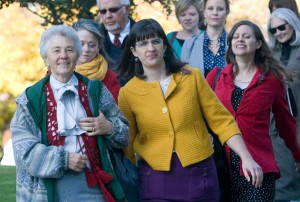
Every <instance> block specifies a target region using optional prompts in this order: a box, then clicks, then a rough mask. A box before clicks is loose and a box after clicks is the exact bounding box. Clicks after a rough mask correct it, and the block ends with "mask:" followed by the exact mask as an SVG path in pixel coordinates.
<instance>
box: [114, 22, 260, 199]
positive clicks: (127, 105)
mask: <svg viewBox="0 0 300 202" xmlns="http://www.w3.org/2000/svg"><path fill="white" fill-rule="evenodd" d="M120 70H121V75H122V76H124V77H127V78H131V80H130V81H129V82H128V83H127V84H126V85H125V86H124V87H123V88H121V90H120V92H119V99H118V102H119V107H120V109H121V110H122V111H123V113H124V115H125V116H126V117H127V118H128V120H129V123H130V144H129V146H128V147H127V148H126V149H125V153H126V155H127V156H128V157H129V158H130V159H131V160H132V161H133V162H135V161H136V159H135V157H136V156H139V157H140V158H141V161H142V163H141V167H140V179H141V185H140V199H141V200H142V201H147V200H149V201H219V186H218V180H217V173H216V169H215V164H214V160H213V156H212V154H213V147H212V144H211V142H210V136H209V134H208V131H207V129H206V125H205V121H206V122H207V124H208V125H209V126H210V128H211V129H212V130H213V131H214V132H215V133H216V134H218V135H219V138H220V141H221V142H222V143H223V144H225V143H226V144H227V145H229V146H230V147H231V148H232V149H233V150H234V151H236V152H237V153H238V154H239V155H240V157H241V159H242V162H243V164H242V170H243V173H244V175H245V177H246V178H247V179H248V180H252V183H253V185H254V186H255V187H259V186H260V184H261V182H262V171H261V168H260V166H259V165H257V163H256V162H255V161H254V160H253V159H252V157H251V155H250V154H249V152H248V150H247V149H246V146H245V145H244V142H243V140H242V138H241V135H240V131H239V129H238V126H237V124H236V122H235V121H234V119H233V117H232V116H231V115H230V113H229V112H228V111H227V110H226V109H225V108H224V106H223V105H222V104H221V103H220V102H219V101H218V98H217V97H216V96H215V94H214V92H213V91H212V90H211V89H210V87H209V86H208V84H207V83H206V81H205V79H204V78H203V76H201V73H200V72H199V71H198V70H196V69H194V68H191V67H189V66H187V65H185V64H184V63H182V62H180V61H178V60H176V59H175V56H174V53H173V51H172V47H171V46H170V44H169V43H168V40H167V38H166V35H165V33H164V31H163V29H162V27H161V26H160V25H159V23H158V22H156V21H155V20H153V19H144V20H141V21H139V22H137V23H136V24H135V25H134V26H133V28H132V30H131V32H130V34H129V36H128V39H127V42H126V46H125V50H124V53H123V55H122V59H121V66H120ZM135 154H137V155H135ZM250 175H251V177H250Z"/></svg>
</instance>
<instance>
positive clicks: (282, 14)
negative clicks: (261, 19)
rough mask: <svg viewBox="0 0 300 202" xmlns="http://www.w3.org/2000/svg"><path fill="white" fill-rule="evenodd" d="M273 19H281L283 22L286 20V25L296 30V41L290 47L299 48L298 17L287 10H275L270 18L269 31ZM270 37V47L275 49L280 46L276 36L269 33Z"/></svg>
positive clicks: (299, 30)
mask: <svg viewBox="0 0 300 202" xmlns="http://www.w3.org/2000/svg"><path fill="white" fill-rule="evenodd" d="M273 17H277V18H280V19H281V20H284V21H285V22H286V23H288V24H289V25H290V26H291V27H293V29H294V35H295V40H293V41H292V42H291V43H290V45H291V46H299V45H300V20H299V18H298V17H297V16H296V14H295V13H294V12H293V11H292V10H290V9H287V8H277V9H275V10H274V11H273V12H272V14H271V15H270V17H269V20H268V24H267V27H268V29H270V28H271V25H270V24H271V20H272V18H273ZM268 36H269V46H270V48H272V49H274V48H276V47H277V46H278V44H279V43H278V42H277V40H276V38H275V37H274V34H271V33H270V32H268Z"/></svg>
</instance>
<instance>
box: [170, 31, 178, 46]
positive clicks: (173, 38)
mask: <svg viewBox="0 0 300 202" xmlns="http://www.w3.org/2000/svg"><path fill="white" fill-rule="evenodd" d="M177 33H178V32H173V34H172V37H171V39H170V40H169V43H170V44H171V45H172V43H173V41H174V40H175V38H176V36H177Z"/></svg>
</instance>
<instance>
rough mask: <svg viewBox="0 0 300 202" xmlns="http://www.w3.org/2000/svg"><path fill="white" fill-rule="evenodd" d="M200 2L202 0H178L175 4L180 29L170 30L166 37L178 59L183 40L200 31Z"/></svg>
mask: <svg viewBox="0 0 300 202" xmlns="http://www.w3.org/2000/svg"><path fill="white" fill-rule="evenodd" d="M201 4H202V0H200V1H199V0H179V1H178V2H177V3H176V5H175V13H176V17H177V19H178V22H179V24H180V25H181V26H182V30H180V31H178V32H177V31H175V32H170V33H169V34H168V35H167V38H168V40H169V42H170V44H171V46H172V47H173V50H174V53H175V56H176V57H177V58H178V59H180V55H181V47H182V45H183V43H184V41H185V40H186V39H189V38H191V37H193V36H196V35H199V34H200V33H201V30H200V29H199V28H198V24H199V22H200V21H201V20H202V9H201Z"/></svg>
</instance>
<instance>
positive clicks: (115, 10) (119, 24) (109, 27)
mask: <svg viewBox="0 0 300 202" xmlns="http://www.w3.org/2000/svg"><path fill="white" fill-rule="evenodd" d="M97 5H98V8H99V12H100V19H101V22H100V23H101V28H102V29H103V32H104V37H105V43H104V47H103V49H104V50H105V51H106V52H107V53H108V55H109V57H110V58H111V59H112V64H111V65H110V66H109V68H110V69H111V70H113V71H115V72H116V73H117V74H118V75H119V64H120V58H121V54H122V52H123V49H124V46H125V42H126V39H127V35H128V34H129V32H130V29H131V27H132V26H133V25H134V23H135V22H134V21H133V20H132V19H131V18H130V17H129V12H130V0H97ZM119 81H120V83H121V85H122V86H123V85H124V84H125V83H126V80H123V79H122V78H119Z"/></svg>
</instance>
